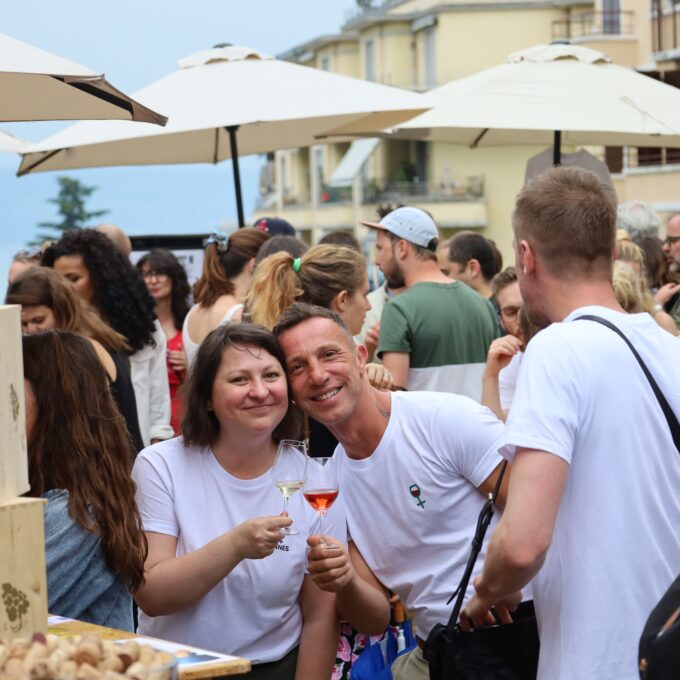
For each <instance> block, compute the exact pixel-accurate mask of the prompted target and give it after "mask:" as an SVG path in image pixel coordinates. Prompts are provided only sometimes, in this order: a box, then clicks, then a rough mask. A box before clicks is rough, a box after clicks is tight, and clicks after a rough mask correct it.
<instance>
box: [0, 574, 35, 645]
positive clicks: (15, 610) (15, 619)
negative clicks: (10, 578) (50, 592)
mask: <svg viewBox="0 0 680 680" xmlns="http://www.w3.org/2000/svg"><path fill="white" fill-rule="evenodd" d="M2 603H3V604H4V605H5V612H6V614H7V618H8V619H9V622H10V626H11V628H12V630H13V631H14V632H15V633H18V632H19V631H20V630H21V626H22V625H23V617H24V616H25V615H26V614H28V606H29V605H28V598H27V597H26V595H25V593H22V592H21V591H20V590H19V589H18V588H14V587H13V586H12V584H11V583H3V584H2Z"/></svg>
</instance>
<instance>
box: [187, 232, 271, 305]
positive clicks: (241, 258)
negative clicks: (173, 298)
mask: <svg viewBox="0 0 680 680" xmlns="http://www.w3.org/2000/svg"><path fill="white" fill-rule="evenodd" d="M217 235H218V236H219V238H213V237H211V238H210V239H209V243H208V245H207V246H206V248H205V252H204V254H203V271H202V272H201V278H200V279H198V281H196V283H195V284H194V300H195V301H196V302H197V303H198V304H199V305H201V306H203V307H210V306H211V305H214V304H215V302H217V299H218V298H219V297H220V296H222V295H233V294H234V283H233V281H232V279H234V278H236V277H237V276H238V275H239V274H240V273H241V272H242V271H243V269H244V268H245V266H246V265H247V264H248V262H249V261H250V260H252V259H253V258H254V257H257V251H258V250H259V249H260V247H261V246H262V244H263V243H264V242H265V241H266V240H267V239H268V238H269V234H267V233H266V232H264V231H260V230H259V229H255V228H254V227H244V228H243V229H239V230H238V231H235V232H234V233H233V234H229V236H227V235H226V234H222V233H220V232H217Z"/></svg>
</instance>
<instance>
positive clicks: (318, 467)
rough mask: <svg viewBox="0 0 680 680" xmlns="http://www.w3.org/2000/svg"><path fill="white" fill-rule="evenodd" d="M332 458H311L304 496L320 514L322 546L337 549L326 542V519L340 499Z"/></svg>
mask: <svg viewBox="0 0 680 680" xmlns="http://www.w3.org/2000/svg"><path fill="white" fill-rule="evenodd" d="M332 460H333V459H332V458H310V459H309V464H308V466H307V481H306V482H305V484H304V489H303V491H302V494H303V495H304V497H305V500H306V501H307V502H308V503H309V504H310V505H311V506H312V507H313V508H314V510H316V511H317V512H318V513H319V524H320V527H321V530H320V535H321V545H322V546H323V547H324V548H337V547H338V546H336V545H331V544H330V543H326V541H325V540H324V517H325V516H326V512H328V510H330V507H331V506H332V505H333V503H334V502H335V499H336V498H337V497H338V493H339V487H338V476H337V474H336V472H335V465H333V463H332V462H331V461H332Z"/></svg>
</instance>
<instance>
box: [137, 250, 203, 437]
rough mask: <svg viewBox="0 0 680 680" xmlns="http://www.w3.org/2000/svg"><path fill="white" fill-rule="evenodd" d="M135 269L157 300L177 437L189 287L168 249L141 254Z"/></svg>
mask: <svg viewBox="0 0 680 680" xmlns="http://www.w3.org/2000/svg"><path fill="white" fill-rule="evenodd" d="M137 269H138V270H139V272H140V273H141V275H142V278H143V279H144V282H145V283H146V286H147V288H148V289H149V293H151V296H152V297H153V299H154V300H155V301H156V308H155V311H156V317H157V319H158V322H159V323H160V325H161V328H162V329H163V333H165V339H166V340H167V343H168V355H167V368H168V384H169V386H170V409H171V418H170V424H171V425H172V429H173V430H174V431H175V434H179V422H180V410H181V409H180V398H179V394H178V390H179V387H180V385H181V384H182V383H183V382H184V379H185V377H186V371H187V355H186V352H185V351H184V343H183V342H182V324H183V323H184V319H185V317H186V315H187V312H188V311H189V295H191V288H190V287H189V281H188V279H187V273H186V271H185V270H184V267H183V266H182V264H181V262H180V261H179V260H178V259H177V258H176V257H175V256H174V254H173V253H172V252H170V251H169V250H161V249H156V250H152V251H151V252H150V253H147V254H146V255H143V256H142V257H141V258H140V259H139V260H138V262H137Z"/></svg>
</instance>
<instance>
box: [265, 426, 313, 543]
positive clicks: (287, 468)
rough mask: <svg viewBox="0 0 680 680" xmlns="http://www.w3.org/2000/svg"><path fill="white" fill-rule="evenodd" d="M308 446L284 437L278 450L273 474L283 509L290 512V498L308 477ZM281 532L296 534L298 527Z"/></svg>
mask: <svg viewBox="0 0 680 680" xmlns="http://www.w3.org/2000/svg"><path fill="white" fill-rule="evenodd" d="M307 461H308V458H307V448H306V446H305V443H304V442H302V441H297V440H295V439H282V440H281V441H280V442H279V446H278V449H277V451H276V458H275V459H274V465H273V466H272V476H273V477H274V484H275V485H276V488H277V489H278V490H279V491H280V492H281V494H282V495H283V511H282V512H284V513H287V512H288V499H289V498H290V497H291V496H292V495H293V494H295V493H296V492H297V491H299V490H300V489H301V488H302V487H303V485H304V483H305V480H306V478H307ZM281 532H282V533H283V534H285V535H287V536H295V535H297V534H299V533H300V532H299V531H297V529H290V528H285V529H281Z"/></svg>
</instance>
